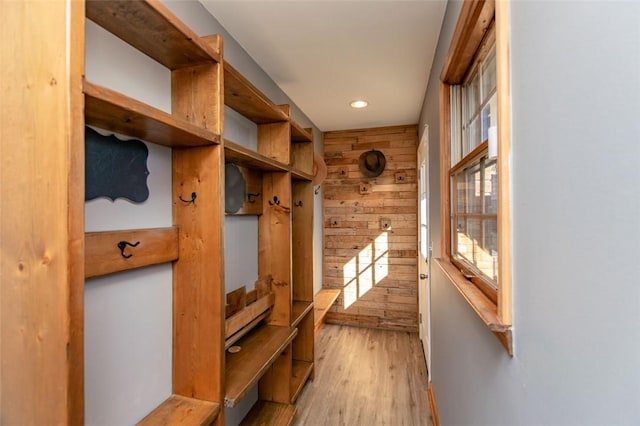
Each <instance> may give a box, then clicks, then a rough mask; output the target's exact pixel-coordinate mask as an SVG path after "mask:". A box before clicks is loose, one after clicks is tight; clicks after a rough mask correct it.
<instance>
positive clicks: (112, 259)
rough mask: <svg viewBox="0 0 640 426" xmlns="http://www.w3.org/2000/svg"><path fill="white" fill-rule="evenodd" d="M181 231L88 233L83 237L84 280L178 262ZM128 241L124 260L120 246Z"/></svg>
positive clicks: (135, 230) (161, 229) (159, 229)
mask: <svg viewBox="0 0 640 426" xmlns="http://www.w3.org/2000/svg"><path fill="white" fill-rule="evenodd" d="M178 235H179V233H178V228H177V227H172V228H155V229H134V230H127V231H106V232H87V233H86V234H85V236H84V241H85V257H84V276H85V278H91V277H98V276H101V275H107V274H111V273H114V272H120V271H127V270H130V269H136V268H141V267H143V266H150V265H157V264H159V263H166V262H171V261H174V260H177V259H178ZM120 241H128V242H130V243H132V244H135V243H136V242H139V243H140V244H138V245H137V246H135V247H130V246H126V247H125V250H124V251H125V254H126V255H127V256H129V255H131V257H129V258H125V257H123V256H122V254H121V252H120V248H119V247H118V243H119V242H120Z"/></svg>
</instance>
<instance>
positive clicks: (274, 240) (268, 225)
mask: <svg viewBox="0 0 640 426" xmlns="http://www.w3.org/2000/svg"><path fill="white" fill-rule="evenodd" d="M262 194H263V197H264V198H263V204H262V206H263V207H262V211H263V213H262V215H261V216H260V217H259V218H258V274H259V275H261V276H264V275H271V276H272V277H273V281H272V287H271V289H272V290H273V292H274V293H275V295H276V301H275V305H274V307H273V312H272V314H271V319H270V323H271V324H273V325H282V326H288V325H290V324H291V302H292V300H291V295H292V290H291V207H290V206H291V181H290V176H289V173H265V174H264V175H263V176H262ZM274 197H277V199H278V203H279V204H275V203H273V198H274ZM270 201H271V202H272V204H269V202H270Z"/></svg>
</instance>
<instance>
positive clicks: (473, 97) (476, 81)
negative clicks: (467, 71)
mask: <svg viewBox="0 0 640 426" xmlns="http://www.w3.org/2000/svg"><path fill="white" fill-rule="evenodd" d="M464 96H465V98H466V101H467V105H466V114H465V121H467V122H469V120H470V119H471V118H472V117H474V116H475V115H477V114H478V108H479V107H480V103H481V102H480V75H479V74H477V73H476V75H475V76H474V77H473V78H472V79H471V81H470V82H469V84H467V86H466V90H465V95H464Z"/></svg>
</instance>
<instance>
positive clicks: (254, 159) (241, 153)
mask: <svg viewBox="0 0 640 426" xmlns="http://www.w3.org/2000/svg"><path fill="white" fill-rule="evenodd" d="M224 160H225V162H227V163H234V164H237V165H239V166H244V167H247V168H250V169H254V170H262V171H265V172H288V171H289V167H287V166H286V165H284V164H282V163H280V162H278V161H275V160H272V159H271V158H268V157H265V156H264V155H261V154H258V153H257V152H255V151H253V150H251V149H249V148H245V147H243V146H241V145H238V144H237V143H234V142H231V141H230V140H227V139H225V141H224Z"/></svg>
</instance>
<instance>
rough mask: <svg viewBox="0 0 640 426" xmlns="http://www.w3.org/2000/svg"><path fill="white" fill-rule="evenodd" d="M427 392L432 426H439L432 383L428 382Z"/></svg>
mask: <svg viewBox="0 0 640 426" xmlns="http://www.w3.org/2000/svg"><path fill="white" fill-rule="evenodd" d="M427 392H428V394H429V408H430V409H431V418H432V419H433V426H440V416H438V405H437V404H436V394H435V392H434V390H433V383H432V382H429V388H428V390H427Z"/></svg>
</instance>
